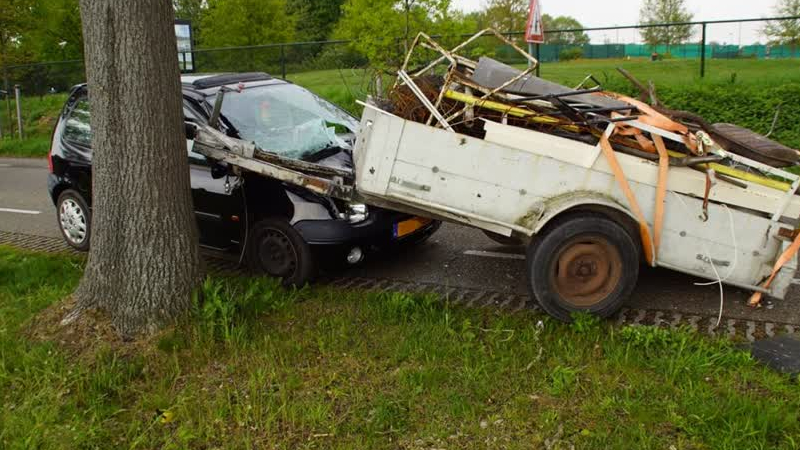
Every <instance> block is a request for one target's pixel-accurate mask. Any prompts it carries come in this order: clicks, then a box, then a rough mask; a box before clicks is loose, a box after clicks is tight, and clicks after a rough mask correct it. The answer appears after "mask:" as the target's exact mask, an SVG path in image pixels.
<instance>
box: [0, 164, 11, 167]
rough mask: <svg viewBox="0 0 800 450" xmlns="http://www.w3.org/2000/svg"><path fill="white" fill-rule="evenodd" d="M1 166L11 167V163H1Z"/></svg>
mask: <svg viewBox="0 0 800 450" xmlns="http://www.w3.org/2000/svg"><path fill="white" fill-rule="evenodd" d="M0 167H11V164H0Z"/></svg>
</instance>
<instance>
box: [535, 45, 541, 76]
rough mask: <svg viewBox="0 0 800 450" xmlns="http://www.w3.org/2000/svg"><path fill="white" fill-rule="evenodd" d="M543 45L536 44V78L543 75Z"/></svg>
mask: <svg viewBox="0 0 800 450" xmlns="http://www.w3.org/2000/svg"><path fill="white" fill-rule="evenodd" d="M541 69H542V44H539V43H538V42H537V43H536V76H537V77H539V76H541V75H542V70H541Z"/></svg>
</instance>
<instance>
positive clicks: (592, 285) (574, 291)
mask: <svg viewBox="0 0 800 450" xmlns="http://www.w3.org/2000/svg"><path fill="white" fill-rule="evenodd" d="M621 277H622V258H621V257H620V254H619V251H617V249H616V248H615V247H614V246H613V245H611V244H610V243H609V242H608V241H607V240H606V239H604V238H602V237H600V236H588V237H587V236H578V237H576V238H573V239H571V240H569V241H567V242H566V243H565V244H564V245H563V246H562V247H561V249H560V250H559V252H558V254H557V255H556V257H555V258H554V259H553V264H552V270H551V282H552V284H553V286H554V287H555V289H556V291H557V292H558V294H559V295H560V296H561V298H563V299H564V300H565V301H567V302H568V303H570V304H572V305H574V306H577V307H582V308H588V307H591V306H593V305H595V304H597V303H600V302H602V301H603V300H604V299H605V298H606V297H608V295H610V294H611V293H612V292H613V291H614V289H615V288H616V287H617V284H618V283H619V281H620V278H621Z"/></svg>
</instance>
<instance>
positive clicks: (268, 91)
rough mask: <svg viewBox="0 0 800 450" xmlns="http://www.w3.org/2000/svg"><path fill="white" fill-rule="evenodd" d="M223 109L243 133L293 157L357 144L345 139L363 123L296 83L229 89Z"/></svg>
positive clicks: (344, 148) (276, 151) (267, 149)
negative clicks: (239, 89)
mask: <svg viewBox="0 0 800 450" xmlns="http://www.w3.org/2000/svg"><path fill="white" fill-rule="evenodd" d="M222 115H223V116H225V118H226V119H227V120H228V122H230V124H231V125H233V127H234V128H236V131H237V132H238V133H239V137H240V138H241V139H243V140H246V141H252V142H254V143H255V144H256V145H257V146H258V147H259V148H261V149H262V150H265V151H268V152H271V153H275V154H278V155H280V156H284V157H287V158H293V159H302V158H306V157H309V156H312V155H314V154H316V153H319V152H320V151H322V150H327V149H332V148H341V149H343V150H352V148H351V145H350V144H348V142H347V141H346V140H345V139H346V138H348V137H351V136H352V134H353V133H355V130H356V129H357V126H358V121H356V120H355V119H354V118H353V117H351V116H350V115H348V114H347V113H345V112H344V111H342V110H341V109H339V108H338V107H336V106H334V105H332V104H331V103H328V102H327V101H325V100H323V99H321V98H319V97H317V96H316V95H314V94H312V93H311V92H309V91H307V90H305V89H303V88H301V87H298V86H295V85H291V84H282V85H272V86H260V87H255V88H250V89H245V90H243V91H241V92H236V91H233V92H228V93H227V94H226V95H225V100H224V102H223V104H222Z"/></svg>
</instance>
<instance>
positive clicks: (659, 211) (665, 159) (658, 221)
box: [653, 134, 669, 255]
mask: <svg viewBox="0 0 800 450" xmlns="http://www.w3.org/2000/svg"><path fill="white" fill-rule="evenodd" d="M653 141H654V142H655V143H656V149H657V150H658V186H657V188H656V214H655V218H654V219H653V228H654V232H653V234H654V236H655V237H654V239H653V240H654V244H653V245H654V247H655V253H656V255H658V248H659V247H660V246H661V229H662V227H663V225H664V201H665V200H666V199H667V179H668V178H669V153H667V146H666V145H664V139H662V138H661V136H659V135H657V134H654V135H653Z"/></svg>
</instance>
